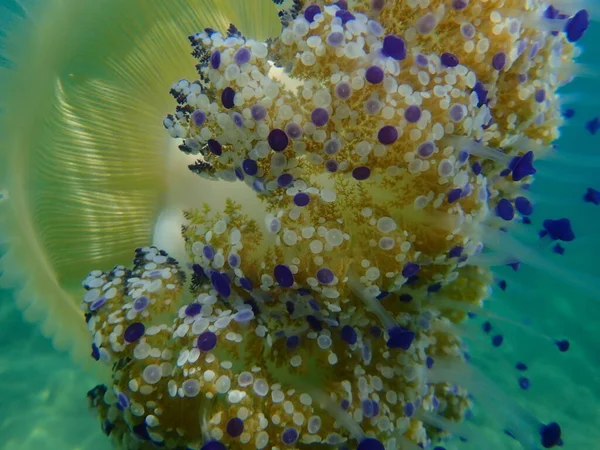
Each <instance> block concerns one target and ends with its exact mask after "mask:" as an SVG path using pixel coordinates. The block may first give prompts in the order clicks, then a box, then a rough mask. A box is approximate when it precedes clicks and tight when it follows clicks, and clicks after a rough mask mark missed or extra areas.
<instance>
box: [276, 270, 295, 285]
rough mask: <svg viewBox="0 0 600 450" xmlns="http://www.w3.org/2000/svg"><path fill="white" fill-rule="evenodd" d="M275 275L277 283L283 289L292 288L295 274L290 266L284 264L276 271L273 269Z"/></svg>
mask: <svg viewBox="0 0 600 450" xmlns="http://www.w3.org/2000/svg"><path fill="white" fill-rule="evenodd" d="M273 275H274V276H275V280H276V281H277V283H279V285H280V286H282V287H292V285H293V284H294V274H293V273H292V271H291V270H290V268H289V267H288V266H285V265H283V264H278V265H276V266H275V269H273Z"/></svg>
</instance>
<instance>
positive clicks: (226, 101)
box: [221, 87, 235, 109]
mask: <svg viewBox="0 0 600 450" xmlns="http://www.w3.org/2000/svg"><path fill="white" fill-rule="evenodd" d="M234 97H235V91H234V90H233V89H232V88H230V87H226V88H225V89H223V92H222V93H221V103H222V104H223V107H224V108H227V109H231V108H233V107H234V103H233V99H234Z"/></svg>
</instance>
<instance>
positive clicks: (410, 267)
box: [402, 262, 421, 278]
mask: <svg viewBox="0 0 600 450" xmlns="http://www.w3.org/2000/svg"><path fill="white" fill-rule="evenodd" d="M420 271H421V267H420V266H419V265H418V264H415V263H412V262H409V263H406V264H405V265H404V267H403V268H402V276H403V277H406V278H410V277H413V276H415V275H416V274H418V273H419V272H420Z"/></svg>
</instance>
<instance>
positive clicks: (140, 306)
mask: <svg viewBox="0 0 600 450" xmlns="http://www.w3.org/2000/svg"><path fill="white" fill-rule="evenodd" d="M147 306H148V297H146V296H145V295H142V296H141V297H138V298H136V299H135V301H134V302H133V310H134V311H137V312H140V311H143V310H144V309H146V307H147Z"/></svg>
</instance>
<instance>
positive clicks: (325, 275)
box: [317, 267, 335, 284]
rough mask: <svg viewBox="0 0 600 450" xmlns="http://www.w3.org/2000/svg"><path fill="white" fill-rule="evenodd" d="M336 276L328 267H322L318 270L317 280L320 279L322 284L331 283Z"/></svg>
mask: <svg viewBox="0 0 600 450" xmlns="http://www.w3.org/2000/svg"><path fill="white" fill-rule="evenodd" d="M334 278H335V275H334V274H333V272H332V271H331V270H330V269H328V268H326V267H322V268H320V269H319V270H317V280H319V282H320V283H322V284H330V283H332V282H333V280H334Z"/></svg>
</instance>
